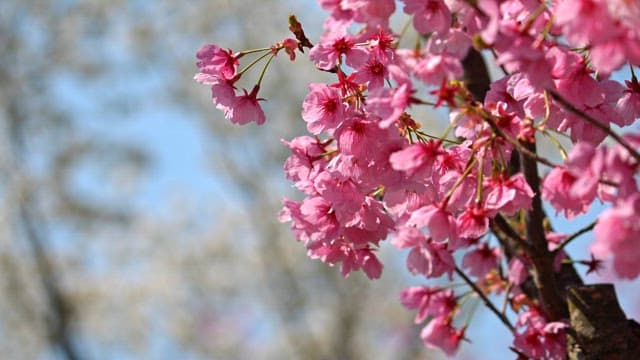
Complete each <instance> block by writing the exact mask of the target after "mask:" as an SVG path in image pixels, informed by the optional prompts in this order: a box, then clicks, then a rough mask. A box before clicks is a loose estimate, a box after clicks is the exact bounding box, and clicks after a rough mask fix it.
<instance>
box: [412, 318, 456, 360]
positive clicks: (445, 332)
mask: <svg viewBox="0 0 640 360" xmlns="http://www.w3.org/2000/svg"><path fill="white" fill-rule="evenodd" d="M465 330H466V327H463V328H461V329H455V328H454V327H453V326H451V318H450V317H448V316H439V317H436V318H434V319H433V320H431V321H430V322H429V324H427V326H425V327H424V329H422V332H421V333H420V337H421V338H422V341H423V342H424V344H425V346H427V347H429V348H432V349H440V350H442V351H444V353H445V354H447V355H448V356H454V355H455V354H456V353H457V352H458V348H459V347H460V341H461V340H462V339H464V332H465Z"/></svg>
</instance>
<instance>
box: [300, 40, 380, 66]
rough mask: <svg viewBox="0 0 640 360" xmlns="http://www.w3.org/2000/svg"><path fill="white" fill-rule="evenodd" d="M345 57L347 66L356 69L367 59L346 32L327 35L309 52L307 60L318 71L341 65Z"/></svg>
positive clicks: (364, 53)
mask: <svg viewBox="0 0 640 360" xmlns="http://www.w3.org/2000/svg"><path fill="white" fill-rule="evenodd" d="M343 55H344V56H345V60H344V61H345V62H346V63H347V65H349V66H351V67H353V68H358V67H360V66H361V65H362V64H363V63H364V62H365V61H366V60H367V58H368V54H367V52H366V50H365V49H363V48H361V47H357V46H356V41H355V40H354V39H353V38H352V37H351V36H350V35H348V34H346V32H335V33H327V34H325V36H324V37H323V39H322V40H321V41H320V42H319V43H317V44H316V45H315V46H314V47H313V48H312V49H311V50H310V51H309V58H310V59H311V61H313V62H314V63H315V64H316V66H317V67H318V68H320V69H324V70H329V69H332V68H333V67H335V66H336V65H338V64H339V63H341V62H342V61H343V60H342V56H343Z"/></svg>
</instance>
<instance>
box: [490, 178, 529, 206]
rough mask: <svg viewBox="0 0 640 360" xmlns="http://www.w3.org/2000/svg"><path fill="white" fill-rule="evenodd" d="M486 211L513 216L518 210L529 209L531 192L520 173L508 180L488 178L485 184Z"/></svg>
mask: <svg viewBox="0 0 640 360" xmlns="http://www.w3.org/2000/svg"><path fill="white" fill-rule="evenodd" d="M486 187H487V190H485V191H486V194H487V195H486V199H485V204H486V207H487V209H489V210H493V211H496V212H502V213H504V214H506V215H514V214H515V213H516V212H517V211H519V210H527V209H529V208H530V207H531V201H532V199H533V196H534V194H533V191H532V190H531V187H530V186H529V184H528V183H527V181H526V180H525V178H524V175H523V174H522V173H518V174H515V175H513V176H511V177H510V178H509V179H505V178H504V177H503V176H497V177H493V178H490V179H489V180H487V182H486Z"/></svg>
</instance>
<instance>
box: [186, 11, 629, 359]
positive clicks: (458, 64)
mask: <svg viewBox="0 0 640 360" xmlns="http://www.w3.org/2000/svg"><path fill="white" fill-rule="evenodd" d="M319 4H320V6H321V7H322V8H323V9H324V10H325V11H327V12H328V14H329V15H328V17H327V18H326V20H325V22H324V33H323V34H322V35H321V36H320V38H319V39H318V41H317V42H316V43H315V45H314V44H313V43H312V42H311V41H310V40H309V39H308V38H307V37H306V35H305V33H304V31H303V30H302V25H301V24H300V22H299V21H298V20H297V19H296V18H295V17H290V19H289V29H290V31H291V32H292V33H293V34H294V37H295V38H287V39H284V40H282V41H279V42H277V43H276V44H274V45H273V46H270V47H267V48H262V49H256V50H249V51H245V52H239V53H233V52H232V51H231V50H223V49H222V48H220V47H218V46H216V45H206V46H205V47H203V48H202V49H201V50H200V51H199V52H198V54H197V57H198V60H199V61H198V63H197V65H198V68H199V73H198V74H197V75H196V80H197V81H199V82H201V83H203V84H205V85H208V86H211V89H212V99H213V102H214V104H215V105H216V107H217V108H218V109H220V110H222V111H223V112H224V114H225V117H226V118H228V119H229V120H231V121H232V122H234V123H237V124H247V123H249V122H256V123H257V124H262V123H264V121H265V118H264V113H263V112H262V109H261V107H260V103H259V102H260V101H262V100H263V99H261V98H258V92H259V89H260V84H261V82H262V80H263V78H264V76H265V73H266V71H267V69H268V67H269V64H270V63H271V61H272V60H273V59H274V58H275V57H276V55H277V54H278V53H279V52H280V51H282V50H284V51H285V52H286V53H287V54H288V55H289V58H290V60H292V61H293V60H295V59H296V55H297V53H302V52H303V50H304V49H305V48H308V49H309V60H310V61H311V62H313V63H314V64H315V66H316V68H317V69H318V70H319V71H322V72H326V73H330V74H333V76H334V77H335V78H334V80H332V81H331V82H328V83H312V84H310V85H309V91H308V93H307V95H306V96H305V98H304V100H303V103H302V114H301V115H302V116H301V117H302V120H303V121H304V122H305V123H306V126H307V130H308V132H309V134H310V135H303V136H299V137H296V138H294V139H292V140H290V141H283V144H284V145H285V146H287V147H288V148H289V150H290V151H291V156H290V157H289V158H288V159H287V160H286V162H285V165H284V171H285V174H286V177H287V179H288V180H290V181H291V182H292V183H293V184H294V186H295V187H296V188H297V189H298V190H300V191H301V192H302V193H303V194H304V195H305V198H304V199H303V200H301V201H291V200H287V199H285V200H284V201H283V210H282V211H281V213H280V220H282V221H288V222H290V223H291V229H292V232H293V233H294V234H295V236H296V238H297V239H298V240H299V241H300V242H302V243H303V244H304V245H305V246H306V248H307V253H308V255H309V257H311V258H313V259H318V260H320V261H322V262H325V263H327V264H329V265H340V271H341V273H342V274H343V275H344V276H348V275H349V274H350V273H351V272H352V271H357V270H363V271H364V273H365V274H366V275H367V276H368V277H369V278H371V279H375V278H379V277H380V276H382V272H383V264H382V262H381V261H380V260H379V258H378V255H377V253H378V252H379V251H380V249H381V247H380V245H381V243H382V242H383V241H385V240H386V239H387V238H389V239H390V243H391V245H393V246H394V247H396V248H398V249H406V250H407V251H408V255H407V260H406V267H407V271H409V272H410V273H411V274H413V275H416V276H422V277H424V278H425V279H433V278H438V277H442V276H443V275H447V276H448V277H449V279H451V278H452V276H453V273H457V274H458V275H459V276H460V277H461V278H462V279H463V280H464V281H465V283H466V285H467V286H468V288H469V289H470V290H467V293H466V294H475V295H477V296H478V297H479V298H480V299H481V300H482V301H483V302H484V303H485V304H486V305H487V307H488V308H489V309H490V310H491V311H492V312H493V313H494V314H495V315H496V316H497V317H498V318H499V319H500V320H501V321H502V322H503V323H504V324H505V326H507V327H508V328H509V329H510V330H511V331H512V332H513V333H514V342H513V350H514V352H516V353H517V354H518V355H519V356H522V357H530V358H536V359H561V358H564V355H565V350H564V349H565V346H566V341H565V337H564V335H565V331H566V330H567V327H568V325H567V322H566V317H567V315H566V299H565V298H564V297H563V294H562V292H563V291H564V286H565V285H568V284H566V283H562V281H564V280H561V279H560V277H559V275H558V274H560V272H562V271H564V270H563V268H562V267H563V266H564V265H563V264H565V265H566V264H573V263H578V264H584V265H587V266H588V267H589V271H588V272H592V271H595V270H596V269H598V268H599V267H600V266H601V264H602V261H603V260H604V259H611V260H612V264H613V270H614V272H615V273H616V274H617V275H618V276H620V277H623V278H630V279H636V278H637V277H638V276H640V266H639V265H638V262H637V261H636V260H635V259H637V258H638V256H640V250H638V249H640V247H639V246H638V243H637V239H639V238H640V227H638V226H637V221H635V220H637V219H638V218H640V193H639V190H638V172H639V171H640V155H639V153H638V149H639V148H640V134H638V131H637V128H634V127H633V126H634V125H637V122H638V118H640V83H639V82H638V80H637V78H636V76H635V72H634V66H639V65H640V45H638V44H640V27H639V26H638V24H637V18H639V17H640V5H638V4H636V3H635V2H629V1H624V0H612V1H605V0H557V1H550V2H549V1H537V0H531V1H523V0H506V1H498V0H478V1H468V0H447V1H444V0H401V1H400V2H399V3H398V4H401V6H402V12H404V14H405V15H406V16H407V20H406V22H405V23H406V24H408V25H406V26H405V27H404V28H403V29H402V30H401V31H400V34H399V35H398V34H396V33H395V32H394V31H393V29H392V28H391V27H390V22H389V18H390V16H391V15H392V14H393V13H395V12H396V11H397V10H398V9H397V8H396V6H397V3H396V2H395V1H393V0H341V1H336V0H319ZM411 29H412V30H411ZM411 31H413V32H414V35H415V39H416V42H415V43H411V44H410V46H408V47H403V43H405V42H407V41H406V39H407V38H410V39H413V37H411V36H409V34H411ZM479 51H484V52H486V53H488V54H489V55H491V56H492V57H493V58H494V62H495V65H496V66H497V67H500V68H501V69H502V70H503V73H504V77H502V78H500V79H497V80H495V81H493V82H491V83H490V84H480V85H487V86H486V87H482V86H481V87H480V88H479V89H481V90H478V89H476V88H473V87H472V85H473V84H472V82H473V80H474V79H473V76H471V77H470V75H469V72H470V70H473V69H471V68H470V66H469V65H468V60H469V56H470V55H473V54H474V53H475V54H476V55H477V57H476V60H477V58H478V57H479V58H480V59H482V55H481V54H479V53H477V52H479ZM250 54H261V55H259V56H258V57H257V58H256V59H255V60H253V62H251V63H249V65H247V66H246V67H245V68H243V70H240V71H238V70H237V69H238V64H239V60H240V59H241V58H242V57H244V56H245V55H250ZM265 59H266V61H265ZM263 61H265V63H264V65H263V67H262V71H261V72H260V75H259V78H258V80H257V82H256V85H255V86H254V88H253V89H252V90H251V91H250V92H249V91H247V90H245V89H243V90H242V92H243V93H244V94H242V93H240V94H237V93H236V90H237V89H236V87H235V83H236V81H237V80H238V79H239V78H240V77H242V76H245V75H246V74H247V73H248V70H249V69H251V68H253V67H254V66H256V65H257V64H259V63H261V62H263ZM465 64H466V65H465ZM625 65H628V66H629V68H630V69H631V79H630V80H628V81H625V83H624V85H623V84H622V83H620V82H618V81H616V80H613V79H612V78H610V77H609V74H611V73H612V72H613V71H616V70H618V69H620V68H622V67H623V66H625ZM482 66H484V65H482ZM471 67H472V66H471ZM461 79H465V80H464V81H463V80H461ZM487 81H489V80H487ZM487 87H488V89H487ZM424 106H426V107H432V108H440V107H446V110H447V111H448V112H449V120H450V121H449V126H448V127H447V130H446V131H445V132H444V134H442V135H440V136H437V135H433V134H430V131H429V130H428V129H429V128H430V124H429V122H430V121H431V120H430V119H424V118H421V117H418V116H417V115H415V114H416V112H415V111H414V110H415V108H417V107H424ZM613 125H616V126H619V127H622V128H623V129H624V131H626V133H625V134H624V135H618V134H617V133H616V132H614V131H613V130H612V129H611V127H612V126H613ZM425 129H426V130H425ZM450 133H451V134H450ZM537 133H539V134H543V135H545V136H547V137H549V138H551V140H552V142H554V144H555V145H556V148H557V149H558V153H559V155H560V156H561V158H562V162H561V163H560V162H559V163H555V162H553V161H551V160H549V159H550V158H551V157H549V158H545V157H542V156H540V155H539V154H538V152H537V149H536V134H537ZM556 135H562V136H565V137H566V138H568V139H570V140H571V142H572V148H571V149H566V150H565V149H564V147H563V146H561V145H560V142H559V141H557V139H555V137H554V136H556ZM454 136H455V138H454ZM608 137H609V138H612V139H613V140H614V144H613V145H609V146H607V145H605V144H604V143H603V141H604V140H605V139H606V138H608ZM538 164H543V165H546V166H547V167H548V168H550V171H548V172H547V173H546V174H545V175H544V176H543V177H542V179H541V176H540V174H539V173H538V166H537V165H538ZM596 200H598V201H601V202H603V203H606V204H608V205H609V208H607V209H606V210H605V211H604V212H603V213H602V214H601V216H600V217H599V219H598V221H597V222H596V223H594V224H591V225H589V226H588V227H585V228H584V229H582V230H580V231H578V232H576V233H574V234H572V235H569V236H567V235H563V234H557V233H554V232H553V231H552V230H551V229H550V227H549V226H548V225H547V223H548V221H547V220H546V215H545V214H544V211H543V209H542V201H546V202H548V203H549V204H550V205H551V206H552V207H553V208H554V209H555V210H556V211H557V214H561V215H563V216H565V217H566V218H567V219H572V218H574V217H575V216H578V215H581V214H584V213H586V212H587V211H588V209H589V207H590V205H591V204H592V203H593V202H594V201H596ZM591 229H593V230H594V233H595V241H594V242H593V244H592V245H591V246H590V251H591V254H592V255H591V259H590V260H578V261H572V260H569V258H568V255H567V254H566V252H565V251H566V245H567V244H568V243H569V242H571V241H573V239H575V238H577V237H578V236H580V235H582V234H583V233H585V232H587V231H590V230H591ZM490 234H493V235H494V236H490ZM496 240H497V242H498V244H499V245H492V243H493V242H495V241H496ZM458 254H460V255H463V256H461V258H462V264H461V265H459V264H457V261H456V256H457V255H458ZM571 269H573V268H571ZM576 276H577V275H576ZM569 285H570V284H569ZM455 290H461V289H459V288H457V289H453V288H447V289H445V288H441V287H429V286H420V287H411V288H408V289H405V290H404V291H403V292H402V294H401V302H402V304H403V305H405V306H406V307H407V308H409V309H417V315H416V323H422V322H424V321H427V323H426V325H425V327H424V328H423V330H422V332H421V335H420V336H421V338H422V340H423V341H424V343H425V345H426V346H428V347H437V348H440V349H442V350H443V351H444V352H445V353H446V354H448V355H450V356H453V355H455V354H456V352H457V350H458V348H459V346H460V343H461V341H462V340H464V339H465V330H466V328H467V326H469V324H468V323H467V322H465V323H464V325H455V324H457V323H458V321H457V320H456V316H457V315H458V314H459V312H460V309H461V308H462V307H463V306H466V305H465V304H464V301H459V299H461V297H464V296H465V295H458V296H456V294H455ZM469 291H471V292H469ZM502 292H504V295H503V296H504V298H503V304H504V305H503V310H498V309H497V308H496V307H495V306H494V305H493V304H492V302H491V300H490V299H489V296H490V295H491V294H496V295H498V294H501V293H502ZM463 294H464V293H463ZM507 307H509V308H510V310H511V311H512V312H513V314H512V315H513V316H514V317H517V321H516V322H515V325H511V322H510V321H509V318H508V315H509V314H507Z"/></svg>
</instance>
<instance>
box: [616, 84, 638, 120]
mask: <svg viewBox="0 0 640 360" xmlns="http://www.w3.org/2000/svg"><path fill="white" fill-rule="evenodd" d="M625 84H626V85H627V88H626V89H625V90H624V94H623V96H622V97H620V98H619V99H618V100H617V103H616V111H617V112H618V114H620V116H621V117H622V119H623V124H624V125H631V124H633V123H634V122H635V121H636V120H637V119H638V118H640V82H638V79H637V78H636V77H635V76H634V77H632V78H631V80H630V81H629V80H626V81H625Z"/></svg>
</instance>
